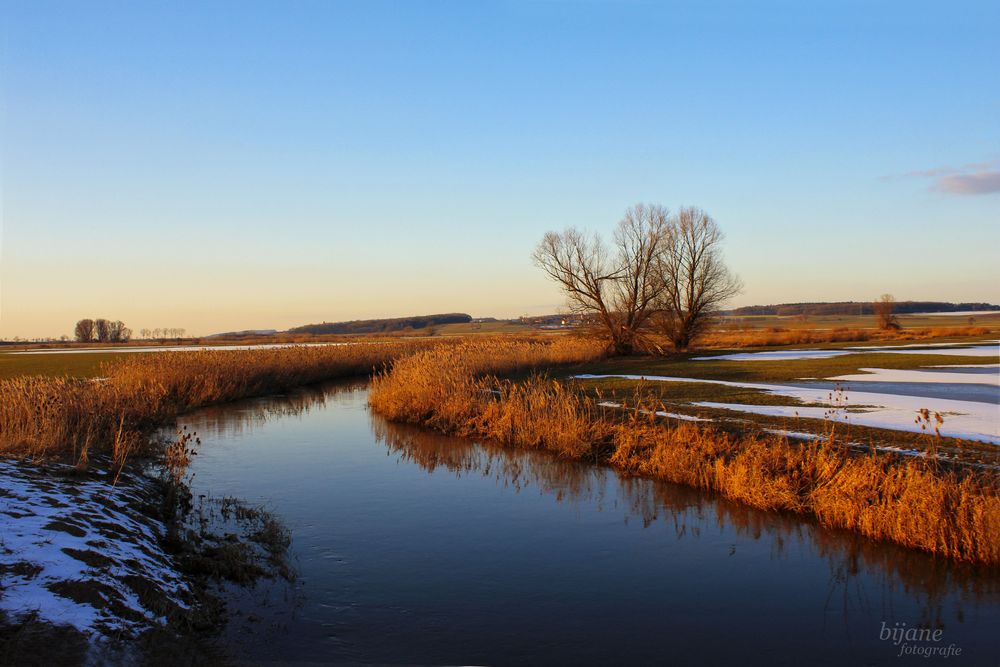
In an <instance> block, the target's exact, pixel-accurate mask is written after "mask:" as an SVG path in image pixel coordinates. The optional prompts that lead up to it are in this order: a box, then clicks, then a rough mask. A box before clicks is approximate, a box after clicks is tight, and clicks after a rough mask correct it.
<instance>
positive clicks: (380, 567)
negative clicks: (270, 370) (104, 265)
mask: <svg viewBox="0 0 1000 667" xmlns="http://www.w3.org/2000/svg"><path fill="white" fill-rule="evenodd" d="M366 397H367V395H366V389H365V387H364V385H351V386H343V385H340V386H330V387H326V388H323V389H312V390H306V391H301V392H297V393H294V394H292V395H290V396H286V397H273V398H267V399H260V400H253V401H246V402H243V403H239V404H235V405H230V406H225V407H221V408H211V409H207V410H202V411H200V412H198V413H196V414H194V415H191V416H190V417H188V418H186V419H185V420H184V423H186V424H187V425H188V426H189V427H191V428H194V429H195V430H197V431H198V432H199V434H200V435H201V437H202V440H203V445H202V447H201V453H200V455H199V456H198V457H196V461H195V464H194V467H193V472H194V473H195V478H194V486H195V491H196V493H207V494H212V495H215V496H225V495H232V496H237V497H242V498H244V499H248V500H250V501H254V502H259V503H263V504H265V505H266V506H267V507H269V508H270V509H271V510H273V511H274V512H275V513H277V514H278V515H279V516H280V517H281V518H282V519H283V520H284V521H285V522H286V524H287V525H288V526H289V528H290V529H291V531H292V536H293V542H292V554H293V562H294V564H295V566H296V567H297V568H298V571H299V575H300V578H299V580H298V581H297V582H296V583H295V585H294V586H293V587H288V586H283V585H281V584H273V585H268V584H264V585H261V586H258V588H257V589H255V590H254V591H252V592H250V593H248V594H243V595H235V596H234V597H233V598H232V600H231V601H230V604H231V609H232V610H233V622H232V623H231V624H230V626H229V628H228V629H227V631H226V633H225V635H224V637H223V640H224V642H225V643H226V645H227V648H228V650H229V651H230V652H232V653H233V654H234V655H235V656H236V657H237V658H240V659H249V660H253V661H255V662H258V661H259V662H265V661H301V662H319V663H344V662H360V663H396V664H402V663H405V664H551V663H557V664H568V663H575V664H635V663H641V664H649V663H657V664H663V663H675V664H684V663H698V664H736V663H750V664H791V665H802V664H899V663H898V661H899V660H900V658H898V657H897V655H898V654H899V652H900V647H899V646H893V644H892V641H891V640H888V641H882V640H880V632H881V631H882V627H883V626H882V624H883V623H886V624H887V627H890V628H891V627H893V626H894V624H896V623H899V624H902V623H906V624H908V626H913V625H921V624H922V625H926V626H928V627H932V628H938V629H941V630H942V640H941V641H940V642H938V644H936V645H948V644H954V645H955V646H956V647H959V648H961V650H962V654H961V655H960V656H958V657H952V658H949V659H948V660H947V664H996V658H997V656H998V655H1000V636H998V633H997V629H998V628H1000V578H998V576H997V574H996V573H992V574H990V573H985V572H982V571H977V570H976V569H973V568H969V567H961V566H956V565H951V564H948V563H945V562H943V561H941V560H939V559H934V558H932V557H929V556H926V555H924V554H920V553H916V552H912V551H908V550H905V549H901V548H897V547H893V546H887V545H882V544H877V543H874V542H871V541H869V540H865V539H862V538H860V537H857V536H855V535H852V534H849V533H845V532H838V531H829V530H825V529H822V528H820V527H818V526H817V525H815V524H813V523H811V522H808V521H803V520H801V519H799V518H796V517H791V516H784V515H777V514H769V513H763V512H758V511H754V510H750V509H747V508H745V507H742V506H739V505H736V504H733V503H729V502H726V501H723V500H718V499H715V498H713V497H711V496H709V495H707V494H704V493H701V492H697V491H694V490H691V489H687V488H683V487H677V486H673V485H669V484H660V483H654V482H650V481H646V480H640V479H634V478H633V479H630V478H623V477H619V476H618V475H617V474H616V473H615V472H614V471H611V470H609V469H606V468H597V467H593V466H587V465H582V464H575V463H571V462H566V461H561V460H559V459H556V458H553V457H551V456H549V455H546V454H543V453H534V452H511V451H508V450H501V449H497V448H493V447H488V446H482V445H477V444H474V443H471V442H469V441H465V440H460V439H454V438H446V437H442V436H438V435H432V434H429V433H427V432H424V431H422V430H419V429H416V428H411V427H402V426H398V425H392V424H387V423H385V422H384V421H382V420H380V419H379V418H377V417H375V416H373V415H371V414H370V413H369V411H368V409H367V408H366ZM904 659H906V658H904ZM916 659H917V658H910V660H911V661H912V660H916ZM938 660H941V658H931V659H929V660H927V659H923V664H927V662H928V661H929V662H937V661H938Z"/></svg>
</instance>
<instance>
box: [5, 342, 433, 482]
mask: <svg viewBox="0 0 1000 667" xmlns="http://www.w3.org/2000/svg"><path fill="white" fill-rule="evenodd" d="M427 346H428V343H421V342H416V341H414V342H399V343H382V344H357V345H349V346H323V347H287V348H274V349H255V350H201V351H193V352H164V353H147V354H133V355H128V356H125V357H123V358H121V359H119V360H115V361H113V362H110V363H108V364H106V365H105V366H103V368H102V370H103V373H102V375H103V376H104V377H102V378H101V379H98V380H84V379H77V378H52V377H39V376H29V377H17V378H13V379H9V380H0V455H4V456H31V457H33V458H50V457H71V458H72V460H74V461H76V462H78V463H86V461H87V458H88V456H89V455H90V454H91V453H94V452H101V453H110V454H112V456H113V457H114V459H115V460H116V461H117V462H119V463H121V462H123V461H124V460H125V458H126V457H128V456H129V454H130V453H131V452H133V451H135V450H136V448H137V447H139V446H140V445H141V444H143V442H144V440H145V437H146V436H147V435H148V434H149V433H150V432H151V430H152V429H155V428H156V427H159V426H161V425H163V424H165V423H167V422H169V421H170V420H171V419H173V418H174V417H175V416H177V415H178V414H180V413H182V412H185V411H187V410H191V409H193V408H196V407H199V406H204V405H210V404H213V403H221V402H224V401H232V400H236V399H239V398H245V397H249V396H259V395H264V394H268V393H273V392H278V391H285V390H288V389H290V388H292V387H297V386H301V385H306V384H311V383H314V382H320V381H323V380H328V379H333V378H338V377H348V376H352V375H364V374H369V373H371V372H372V371H373V370H374V369H376V368H381V367H383V366H384V365H385V364H388V363H390V362H391V361H392V360H394V359H396V358H397V357H399V356H401V355H404V354H410V353H412V352H414V351H417V350H419V349H422V348H423V347H427Z"/></svg>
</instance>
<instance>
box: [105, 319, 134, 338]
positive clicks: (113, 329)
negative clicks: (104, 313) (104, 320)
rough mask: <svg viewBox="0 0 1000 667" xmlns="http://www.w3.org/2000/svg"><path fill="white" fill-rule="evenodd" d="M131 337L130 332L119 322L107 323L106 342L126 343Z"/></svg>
mask: <svg viewBox="0 0 1000 667" xmlns="http://www.w3.org/2000/svg"><path fill="white" fill-rule="evenodd" d="M131 337H132V330H131V329H129V328H128V327H127V326H125V323H124V322H122V321H121V320H116V321H114V322H109V323H108V340H109V341H110V342H112V343H127V342H128V340H129V339H130V338H131Z"/></svg>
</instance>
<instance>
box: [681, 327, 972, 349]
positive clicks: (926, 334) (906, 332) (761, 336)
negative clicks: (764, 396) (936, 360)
mask: <svg viewBox="0 0 1000 667" xmlns="http://www.w3.org/2000/svg"><path fill="white" fill-rule="evenodd" d="M988 333H990V330H989V329H987V328H985V327H976V326H960V327H930V328H912V329H888V330H883V329H858V328H854V329H852V328H847V327H836V328H833V329H807V328H801V329H786V328H782V327H766V328H761V329H751V328H746V329H717V330H714V331H711V332H709V333H707V334H705V335H704V336H702V337H700V338H699V339H698V344H699V345H700V346H701V347H710V348H738V347H767V346H771V345H814V344H817V343H846V342H860V341H869V340H879V341H889V342H891V341H902V340H923V339H927V338H943V337H958V336H982V335H985V334H988Z"/></svg>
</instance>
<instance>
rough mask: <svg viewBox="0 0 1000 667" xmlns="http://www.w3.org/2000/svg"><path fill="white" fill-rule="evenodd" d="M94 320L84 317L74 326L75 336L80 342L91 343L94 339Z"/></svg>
mask: <svg viewBox="0 0 1000 667" xmlns="http://www.w3.org/2000/svg"><path fill="white" fill-rule="evenodd" d="M94 335H95V330H94V320H91V319H84V320H80V321H79V322H77V323H76V326H75V327H74V328H73V337H74V338H76V340H77V341H78V342H80V343H89V342H91V341H93V340H94Z"/></svg>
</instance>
